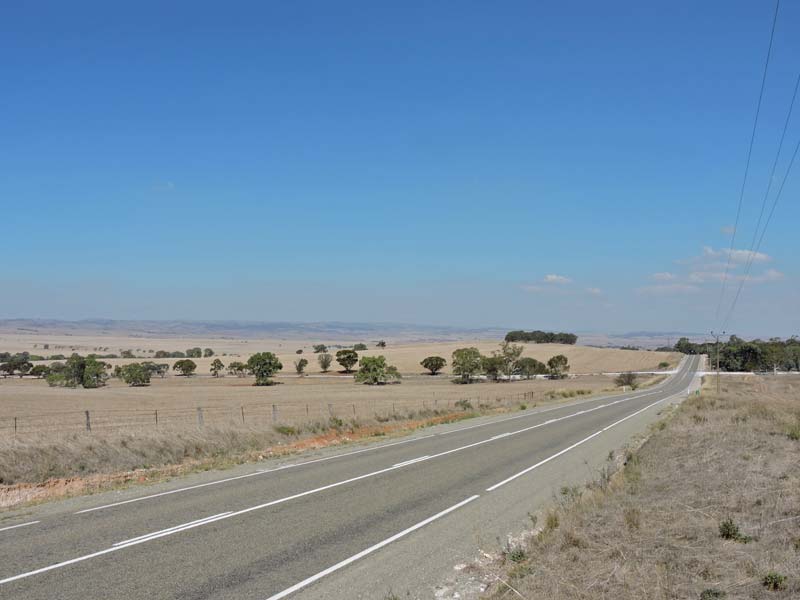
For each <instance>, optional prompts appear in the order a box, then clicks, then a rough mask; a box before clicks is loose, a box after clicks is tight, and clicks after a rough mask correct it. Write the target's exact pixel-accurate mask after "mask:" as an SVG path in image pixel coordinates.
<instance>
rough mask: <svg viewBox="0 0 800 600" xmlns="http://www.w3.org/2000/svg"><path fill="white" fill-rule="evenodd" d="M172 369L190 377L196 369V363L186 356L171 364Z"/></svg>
mask: <svg viewBox="0 0 800 600" xmlns="http://www.w3.org/2000/svg"><path fill="white" fill-rule="evenodd" d="M172 370H173V371H177V372H178V373H180V374H181V375H183V376H184V377H191V376H192V375H194V372H195V371H196V370H197V363H195V362H194V361H193V360H190V359H188V358H183V359H181V360H177V361H175V364H174V365H172Z"/></svg>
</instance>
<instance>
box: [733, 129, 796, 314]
mask: <svg viewBox="0 0 800 600" xmlns="http://www.w3.org/2000/svg"><path fill="white" fill-rule="evenodd" d="M798 151H800V140H797V144H796V145H795V147H794V152H793V153H792V158H791V160H790V161H789V166H788V167H787V169H786V173H784V175H783V180H782V181H781V187H780V188H778V193H777V194H776V195H775V199H774V200H773V201H772V207H771V208H770V211H769V215H767V220H766V221H765V223H764V229H762V230H761V236H760V237H759V238H758V244H757V245H756V249H755V252H756V253H757V252H758V250H759V249H760V248H761V242H763V241H764V235H765V234H766V233H767V227H769V223H770V221H772V215H773V214H775V207H776V206H778V201H779V200H780V199H781V194H783V187H784V186H785V185H786V180H787V179H789V173H790V172H791V170H792V166H793V165H794V161H795V159H796V158H797V153H798ZM748 275H749V272H748V273H747V274H745V277H744V278H743V279H742V281H741V282H740V285H739V289H738V290H737V291H736V296H735V297H734V299H733V304H731V308H730V310H729V311H728V315H727V316H726V317H725V324H727V323H728V320H729V319H730V318H731V315H732V314H733V309H734V308H736V301H737V300H739V294H740V293H741V291H742V286H743V285H744V282H745V280H746V279H747V278H748Z"/></svg>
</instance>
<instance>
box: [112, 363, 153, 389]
mask: <svg viewBox="0 0 800 600" xmlns="http://www.w3.org/2000/svg"><path fill="white" fill-rule="evenodd" d="M119 376H120V379H122V381H124V382H125V383H127V384H128V385H129V386H131V387H140V386H145V385H149V384H150V370H149V369H148V368H147V367H145V366H144V365H143V364H140V363H131V364H129V365H124V366H123V367H120V371H119Z"/></svg>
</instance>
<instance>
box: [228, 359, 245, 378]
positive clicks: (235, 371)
mask: <svg viewBox="0 0 800 600" xmlns="http://www.w3.org/2000/svg"><path fill="white" fill-rule="evenodd" d="M228 373H230V374H231V375H236V376H237V377H244V376H245V375H247V365H246V364H244V363H243V362H239V361H238V360H233V361H231V362H229V363H228Z"/></svg>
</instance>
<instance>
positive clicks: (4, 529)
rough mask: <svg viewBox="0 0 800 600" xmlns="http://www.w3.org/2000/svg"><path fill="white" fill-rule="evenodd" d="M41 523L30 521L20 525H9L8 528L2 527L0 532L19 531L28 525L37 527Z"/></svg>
mask: <svg viewBox="0 0 800 600" xmlns="http://www.w3.org/2000/svg"><path fill="white" fill-rule="evenodd" d="M40 522H41V521H30V522H28V523H20V524H19V525H9V526H8V527H1V528H0V531H8V530H9V529H17V528H18V527H27V526H28V525H36V524H37V523H40Z"/></svg>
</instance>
